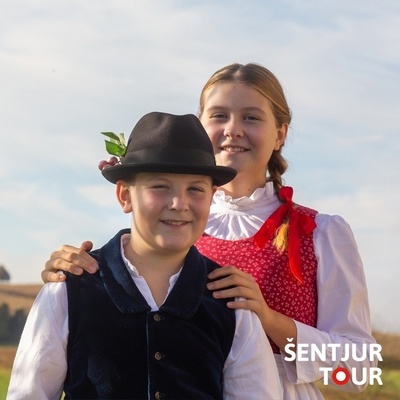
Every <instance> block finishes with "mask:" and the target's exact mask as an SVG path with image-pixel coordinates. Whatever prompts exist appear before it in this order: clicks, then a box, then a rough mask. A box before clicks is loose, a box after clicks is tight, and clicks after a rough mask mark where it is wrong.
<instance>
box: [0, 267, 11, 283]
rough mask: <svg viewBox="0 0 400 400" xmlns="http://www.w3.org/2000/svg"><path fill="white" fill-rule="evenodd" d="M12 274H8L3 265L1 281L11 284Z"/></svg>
mask: <svg viewBox="0 0 400 400" xmlns="http://www.w3.org/2000/svg"><path fill="white" fill-rule="evenodd" d="M10 278H11V277H10V274H9V273H8V272H7V270H6V268H5V267H4V265H3V264H1V265H0V281H3V282H9V281H10Z"/></svg>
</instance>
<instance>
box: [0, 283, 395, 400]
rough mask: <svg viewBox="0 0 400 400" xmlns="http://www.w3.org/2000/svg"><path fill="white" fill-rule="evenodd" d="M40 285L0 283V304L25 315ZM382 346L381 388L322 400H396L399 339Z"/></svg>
mask: <svg viewBox="0 0 400 400" xmlns="http://www.w3.org/2000/svg"><path fill="white" fill-rule="evenodd" d="M41 287H42V285H40V284H37V285H13V284H1V283H0V304H3V303H7V304H9V307H10V310H11V311H12V312H14V311H15V310H17V309H24V310H25V311H26V313H28V311H29V309H30V307H31V305H32V303H33V301H34V299H35V297H36V295H37V293H38V292H39V290H40V288H41ZM374 336H375V338H376V340H377V342H378V343H380V344H381V345H382V357H383V362H382V363H380V365H379V366H380V367H381V368H382V370H383V372H382V381H383V386H378V385H374V386H369V387H367V389H366V390H365V391H363V392H362V393H358V394H355V393H345V392H340V391H338V390H336V389H335V388H332V387H326V386H323V385H322V384H321V383H319V384H318V386H319V388H320V390H321V391H322V393H323V395H324V396H325V399H326V400H397V399H399V400H400V336H398V335H392V334H388V333H383V332H375V334H374ZM15 351H16V348H15V347H13V346H6V347H0V399H3V398H5V394H6V390H7V386H8V381H9V375H10V370H11V367H12V363H13V360H14V356H15Z"/></svg>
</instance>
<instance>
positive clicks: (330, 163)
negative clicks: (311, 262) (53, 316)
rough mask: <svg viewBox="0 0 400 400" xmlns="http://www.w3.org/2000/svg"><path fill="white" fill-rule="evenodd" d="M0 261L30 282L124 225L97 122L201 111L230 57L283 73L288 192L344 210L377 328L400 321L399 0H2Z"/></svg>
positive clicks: (123, 125) (124, 122) (119, 127)
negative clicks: (76, 248)
mask: <svg viewBox="0 0 400 400" xmlns="http://www.w3.org/2000/svg"><path fill="white" fill-rule="evenodd" d="M0 6H1V9H2V12H1V14H0V83H1V85H0V87H1V90H0V93H1V96H0V121H1V128H2V129H1V146H0V184H1V188H2V189H1V195H0V219H1V225H0V263H1V264H4V265H5V266H6V268H7V269H8V270H9V272H10V273H11V275H12V281H13V282H14V283H36V282H40V271H41V269H42V266H43V265H44V263H45V261H46V260H47V259H48V257H49V254H50V252H51V251H52V250H55V249H56V248H58V247H59V246H60V245H61V244H62V243H70V244H75V245H77V244H80V242H81V241H83V240H86V239H91V240H92V241H93V242H94V243H95V246H96V247H98V246H101V245H102V244H103V243H104V242H105V241H106V240H108V238H110V237H111V236H112V235H113V234H114V233H115V232H116V231H117V230H119V229H120V228H122V227H125V226H128V225H129V217H127V216H126V215H125V214H123V213H122V212H121V211H120V209H119V206H118V205H117V203H116V200H115V199H114V192H113V187H112V186H110V184H109V183H108V182H106V181H105V180H104V179H103V178H102V177H101V175H100V173H99V171H98V169H97V164H98V162H99V161H100V160H101V159H103V158H106V157H107V155H106V153H105V150H104V141H103V137H102V136H101V135H100V133H99V132H101V131H114V132H125V133H126V135H129V133H130V131H131V129H132V127H133V126H134V124H135V123H136V121H137V120H138V118H140V117H141V116H142V115H143V114H144V113H147V112H150V111H154V110H158V111H165V112H172V113H178V114H184V113H196V111H197V104H198V96H199V93H200V90H201V89H202V87H203V85H204V83H205V81H206V80H207V79H208V77H209V76H210V75H211V74H212V73H213V72H214V71H215V70H216V69H218V68H220V67H221V66H223V65H226V64H229V63H231V62H241V63H247V62H257V63H260V64H262V65H264V66H266V67H267V68H269V69H270V70H272V71H273V72H274V73H275V74H276V75H277V77H278V78H279V79H280V81H281V83H282V85H283V87H284V89H285V91H286V94H287V98H288V101H289V104H290V106H291V108H292V111H293V122H292V127H291V129H290V131H289V139H288V141H287V144H286V147H285V149H284V154H285V156H286V158H287V159H288V161H289V170H288V172H287V173H286V174H285V175H284V177H285V180H286V184H287V185H290V186H293V187H294V189H295V201H297V202H299V203H302V204H305V205H307V206H309V207H313V208H315V209H317V210H319V211H320V212H323V213H328V214H339V215H342V216H343V217H344V218H345V219H346V220H347V221H348V222H349V223H350V225H351V227H352V229H353V231H354V234H355V236H356V239H357V242H358V245H359V250H360V253H361V256H362V258H363V261H364V265H365V273H366V277H367V283H368V288H369V293H370V305H371V315H372V321H373V325H374V328H375V329H379V330H383V331H392V332H400V320H399V319H398V318H394V317H393V310H394V306H397V305H398V304H399V303H400V290H399V289H398V282H399V278H400V272H399V267H400V265H399V264H400V263H399V261H398V256H397V249H398V246H400V233H399V232H400V231H399V228H398V227H399V225H400V208H399V204H400V185H399V177H398V174H399V171H400V158H399V156H398V154H399V151H400V132H399V130H400V128H399V126H400V46H399V45H398V44H399V43H400V29H399V25H400V3H399V2H398V1H397V0H391V1H389V0H386V1H385V0H384V1H381V2H379V4H378V3H377V2H376V1H374V0H366V1H362V0H356V1H353V2H349V1H343V0H332V1H317V0H310V1H302V0H300V1H299V0H288V1H280V2H276V1H261V0H260V1H248V2H244V1H232V0H221V1H217V2H216V1H208V0H202V1H187V0H180V1H168V0H163V1H160V0H159V1H155V0H135V1H128V0H125V1H122V0H113V1H104V0H97V1H91V2H89V1H88V2H83V1H76V0H72V1H68V2H67V1H54V0H36V1H35V2H30V1H27V0H26V1H4V0H0Z"/></svg>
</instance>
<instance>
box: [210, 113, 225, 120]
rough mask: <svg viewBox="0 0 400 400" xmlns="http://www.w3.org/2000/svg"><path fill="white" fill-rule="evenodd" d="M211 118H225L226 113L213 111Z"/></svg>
mask: <svg viewBox="0 0 400 400" xmlns="http://www.w3.org/2000/svg"><path fill="white" fill-rule="evenodd" d="M211 118H217V119H221V118H226V115H225V114H224V113H214V114H212V115H211Z"/></svg>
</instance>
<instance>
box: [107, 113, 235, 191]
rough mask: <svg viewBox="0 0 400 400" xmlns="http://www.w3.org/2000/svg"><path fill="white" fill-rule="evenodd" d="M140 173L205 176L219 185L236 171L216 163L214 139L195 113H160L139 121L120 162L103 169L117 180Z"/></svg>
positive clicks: (225, 181)
mask: <svg viewBox="0 0 400 400" xmlns="http://www.w3.org/2000/svg"><path fill="white" fill-rule="evenodd" d="M137 172H165V173H176V174H193V175H206V176H211V177H212V178H213V182H214V183H215V184H216V185H217V186H221V185H224V184H225V183H228V182H229V181H231V180H232V179H233V178H234V177H235V176H236V173H237V172H236V170H234V169H233V168H229V167H222V166H217V165H216V164H215V158H214V153H213V147H212V144H211V141H210V139H209V137H208V135H207V132H206V131H205V130H204V128H203V125H202V124H201V122H200V121H199V119H198V118H197V117H196V116H195V115H193V114H187V115H173V114H166V113H161V112H152V113H149V114H146V115H145V116H143V117H142V118H141V119H140V120H139V121H138V123H137V124H136V125H135V127H134V128H133V130H132V133H131V135H130V137H129V140H128V145H127V150H126V154H125V156H124V157H121V163H120V164H116V165H115V166H112V167H108V168H105V169H103V171H102V174H103V176H104V177H105V178H106V179H107V180H109V181H110V182H112V183H116V182H117V181H118V180H120V179H129V178H130V177H132V175H133V174H135V173H137Z"/></svg>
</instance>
